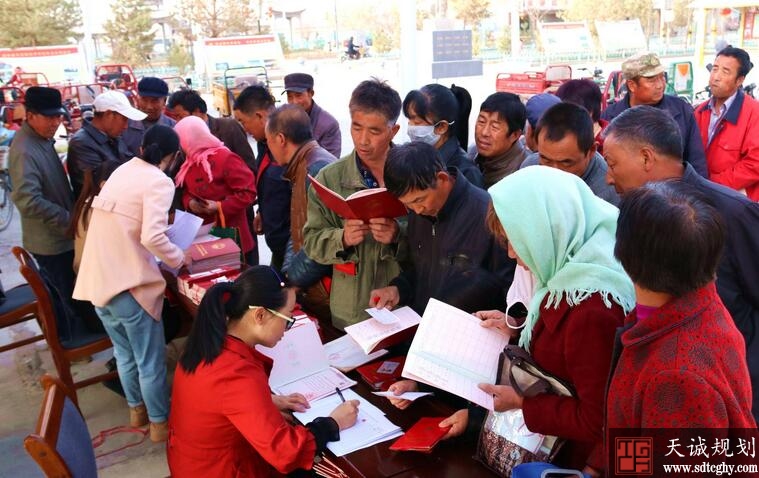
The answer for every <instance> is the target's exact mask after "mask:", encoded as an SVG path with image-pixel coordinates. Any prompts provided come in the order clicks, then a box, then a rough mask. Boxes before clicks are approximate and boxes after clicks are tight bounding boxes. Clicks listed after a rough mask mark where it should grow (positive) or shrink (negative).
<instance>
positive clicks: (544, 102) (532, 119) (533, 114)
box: [525, 93, 561, 129]
mask: <svg viewBox="0 0 759 478" xmlns="http://www.w3.org/2000/svg"><path fill="white" fill-rule="evenodd" d="M556 103H561V100H560V99H559V97H558V96H556V95H553V94H551V93H540V94H539V95H535V96H533V97H532V98H530V99H529V100H527V104H526V105H525V108H526V109H527V121H528V122H529V123H530V128H532V129H535V126H536V125H537V124H538V121H539V120H540V117H541V116H543V113H544V112H545V111H546V110H547V109H548V108H550V107H551V106H553V105H555V104H556Z"/></svg>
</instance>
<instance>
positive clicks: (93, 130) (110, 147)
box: [68, 90, 147, 198]
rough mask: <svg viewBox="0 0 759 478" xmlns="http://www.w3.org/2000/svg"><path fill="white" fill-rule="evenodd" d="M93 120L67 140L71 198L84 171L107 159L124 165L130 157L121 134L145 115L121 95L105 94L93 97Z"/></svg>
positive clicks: (80, 187)
mask: <svg viewBox="0 0 759 478" xmlns="http://www.w3.org/2000/svg"><path fill="white" fill-rule="evenodd" d="M93 107H94V113H95V115H94V117H93V118H92V120H91V121H85V122H84V124H83V125H82V128H81V129H80V130H79V131H77V132H76V133H74V136H72V137H71V140H70V141H69V152H68V170H69V177H70V179H71V187H73V188H74V197H77V198H78V197H79V194H80V193H81V192H82V186H83V184H84V171H85V170H88V169H89V170H91V171H94V170H95V169H97V167H98V166H99V165H100V164H101V163H103V162H105V161H108V160H114V161H117V162H119V163H124V162H126V161H127V160H129V159H131V158H132V155H131V154H129V151H127V147H126V144H124V141H123V140H122V139H121V135H122V133H123V132H124V130H126V128H127V122H128V120H133V121H142V120H144V119H145V118H146V117H147V115H146V114H145V113H143V112H142V111H140V110H138V109H137V108H133V107H132V106H131V105H130V104H129V100H127V97H126V96H125V95H124V93H122V92H120V91H116V90H110V91H106V92H104V93H101V94H99V95H98V96H97V98H95V102H94V103H93Z"/></svg>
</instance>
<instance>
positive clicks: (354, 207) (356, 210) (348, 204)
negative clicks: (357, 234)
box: [308, 175, 408, 222]
mask: <svg viewBox="0 0 759 478" xmlns="http://www.w3.org/2000/svg"><path fill="white" fill-rule="evenodd" d="M308 177H309V179H310V180H311V185H312V187H313V188H314V191H316V194H317V195H318V196H319V199H321V200H322V202H323V203H324V205H325V206H327V207H328V208H330V209H331V210H332V211H334V212H335V213H336V214H337V215H338V216H340V217H342V218H344V219H361V220H363V221H364V222H367V221H369V219H373V218H376V217H388V218H395V217H401V216H405V215H406V214H408V211H406V206H404V205H403V203H402V202H400V201H399V200H398V199H397V198H396V197H395V196H393V195H392V194H390V193H389V192H387V189H385V188H374V189H364V190H362V191H358V192H355V193H353V194H351V195H350V196H348V197H347V198H345V199H343V197H342V196H340V195H339V194H337V193H336V192H334V191H333V190H331V189H329V188H328V187H326V186H325V185H323V184H321V183H320V182H319V181H317V180H316V179H314V177H313V176H310V175H309V176H308Z"/></svg>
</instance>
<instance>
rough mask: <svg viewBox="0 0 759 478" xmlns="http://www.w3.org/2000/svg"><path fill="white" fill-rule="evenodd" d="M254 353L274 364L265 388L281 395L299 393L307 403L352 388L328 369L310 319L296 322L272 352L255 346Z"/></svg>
mask: <svg viewBox="0 0 759 478" xmlns="http://www.w3.org/2000/svg"><path fill="white" fill-rule="evenodd" d="M256 349H257V350H258V351H259V352H261V353H262V354H264V355H266V356H267V357H270V358H271V359H272V360H274V366H273V368H272V370H271V374H269V386H270V387H271V389H272V391H274V392H276V393H279V394H281V395H289V394H291V393H300V394H302V395H303V396H304V397H306V400H308V401H309V402H311V401H312V400H318V399H320V398H322V397H326V396H327V395H333V394H335V388H339V389H340V390H343V389H346V388H349V387H352V386H353V385H356V382H355V381H354V380H351V379H349V378H348V377H346V376H345V375H344V374H343V373H342V372H340V371H339V370H337V369H334V368H332V367H330V366H329V362H328V360H327V354H326V353H325V351H324V347H323V346H322V343H321V340H320V339H319V332H318V331H317V330H316V325H315V324H314V322H313V321H312V320H311V319H308V318H307V319H304V320H299V321H298V322H297V323H296V324H295V325H294V326H293V328H292V329H290V330H288V331H287V332H285V335H284V337H283V338H282V340H280V341H279V343H277V345H276V346H274V347H273V348H268V347H263V346H261V345H256Z"/></svg>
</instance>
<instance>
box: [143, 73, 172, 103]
mask: <svg viewBox="0 0 759 478" xmlns="http://www.w3.org/2000/svg"><path fill="white" fill-rule="evenodd" d="M137 94H138V95H140V96H152V97H153V98H166V97H167V96H169V85H168V84H167V83H166V82H165V81H163V80H162V79H160V78H156V77H155V76H146V77H145V78H143V79H141V80H140V81H139V83H137Z"/></svg>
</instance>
